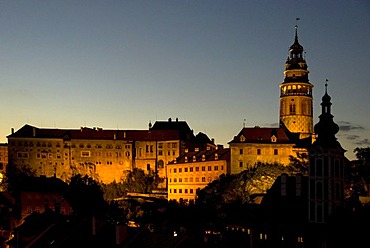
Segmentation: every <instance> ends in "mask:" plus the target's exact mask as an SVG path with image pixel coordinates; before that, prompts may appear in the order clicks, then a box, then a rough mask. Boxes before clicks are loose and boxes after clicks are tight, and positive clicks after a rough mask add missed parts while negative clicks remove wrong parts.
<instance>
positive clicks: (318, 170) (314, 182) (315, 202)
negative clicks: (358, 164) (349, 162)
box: [308, 84, 345, 223]
mask: <svg viewBox="0 0 370 248" xmlns="http://www.w3.org/2000/svg"><path fill="white" fill-rule="evenodd" d="M330 100H331V97H330V96H329V95H328V93H327V84H325V95H324V96H323V97H322V103H321V106H322V110H321V112H322V113H321V115H320V116H319V119H320V120H319V122H318V123H317V124H316V125H315V133H316V135H317V138H316V141H315V142H314V143H313V144H312V147H311V148H310V166H309V182H308V185H309V187H308V188H309V192H308V193H309V206H308V209H309V213H308V215H309V221H310V222H315V223H325V222H326V221H327V220H328V217H329V216H330V215H331V214H332V213H333V212H334V211H335V210H336V209H337V208H341V207H343V206H344V163H345V159H344V158H345V157H344V152H345V150H344V149H343V148H342V147H341V145H340V143H339V142H338V141H337V138H336V137H335V134H336V133H338V131H339V127H338V125H337V124H336V123H334V121H333V115H332V114H331V113H330V112H331V110H330V107H331V102H330Z"/></svg>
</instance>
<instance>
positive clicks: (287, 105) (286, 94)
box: [280, 26, 313, 139]
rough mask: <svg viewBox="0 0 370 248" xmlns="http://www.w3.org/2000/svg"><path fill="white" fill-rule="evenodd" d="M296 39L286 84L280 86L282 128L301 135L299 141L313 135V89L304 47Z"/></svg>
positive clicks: (288, 61)
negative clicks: (309, 78)
mask: <svg viewBox="0 0 370 248" xmlns="http://www.w3.org/2000/svg"><path fill="white" fill-rule="evenodd" d="M295 31H296V32H295V39H294V43H293V45H292V46H291V47H290V49H289V57H288V58H287V61H286V63H285V71H284V82H283V83H282V84H280V126H282V127H284V128H286V129H287V130H288V131H289V132H291V133H295V134H298V135H299V139H303V138H307V137H311V136H312V133H313V104H312V88H313V85H312V84H310V83H309V80H308V73H309V71H308V70H307V64H306V60H305V58H304V56H303V51H304V50H303V47H302V46H301V45H300V44H299V42H298V34H297V26H296V30H295Z"/></svg>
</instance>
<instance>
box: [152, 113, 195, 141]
mask: <svg viewBox="0 0 370 248" xmlns="http://www.w3.org/2000/svg"><path fill="white" fill-rule="evenodd" d="M150 130H177V131H179V132H180V137H181V139H182V140H184V139H193V138H194V133H193V130H191V129H190V127H189V125H188V123H187V122H186V121H179V120H178V119H177V118H176V120H175V121H173V120H172V119H171V118H169V119H168V121H156V122H155V123H154V125H153V126H152V127H151V128H150Z"/></svg>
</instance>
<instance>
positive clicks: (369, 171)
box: [350, 147, 370, 195]
mask: <svg viewBox="0 0 370 248" xmlns="http://www.w3.org/2000/svg"><path fill="white" fill-rule="evenodd" d="M354 152H355V153H356V158H357V161H356V162H355V165H354V166H353V167H352V168H351V171H350V173H351V176H352V179H353V181H354V183H355V185H356V187H357V188H358V191H359V192H358V193H360V194H365V195H369V194H370V189H369V185H370V147H366V148H360V147H357V148H356V149H355V150H354Z"/></svg>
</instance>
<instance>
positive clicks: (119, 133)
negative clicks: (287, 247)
mask: <svg viewBox="0 0 370 248" xmlns="http://www.w3.org/2000/svg"><path fill="white" fill-rule="evenodd" d="M17 137H21V138H51V139H52V138H54V139H64V140H71V139H86V140H114V139H117V140H129V141H136V140H137V141H145V140H147V141H164V140H179V139H180V134H179V131H178V130H104V129H102V128H88V127H81V128H80V129H57V128H37V127H34V126H31V125H28V124H26V125H24V126H23V127H22V128H21V129H19V130H18V131H16V132H15V133H12V134H10V135H8V138H17Z"/></svg>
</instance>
